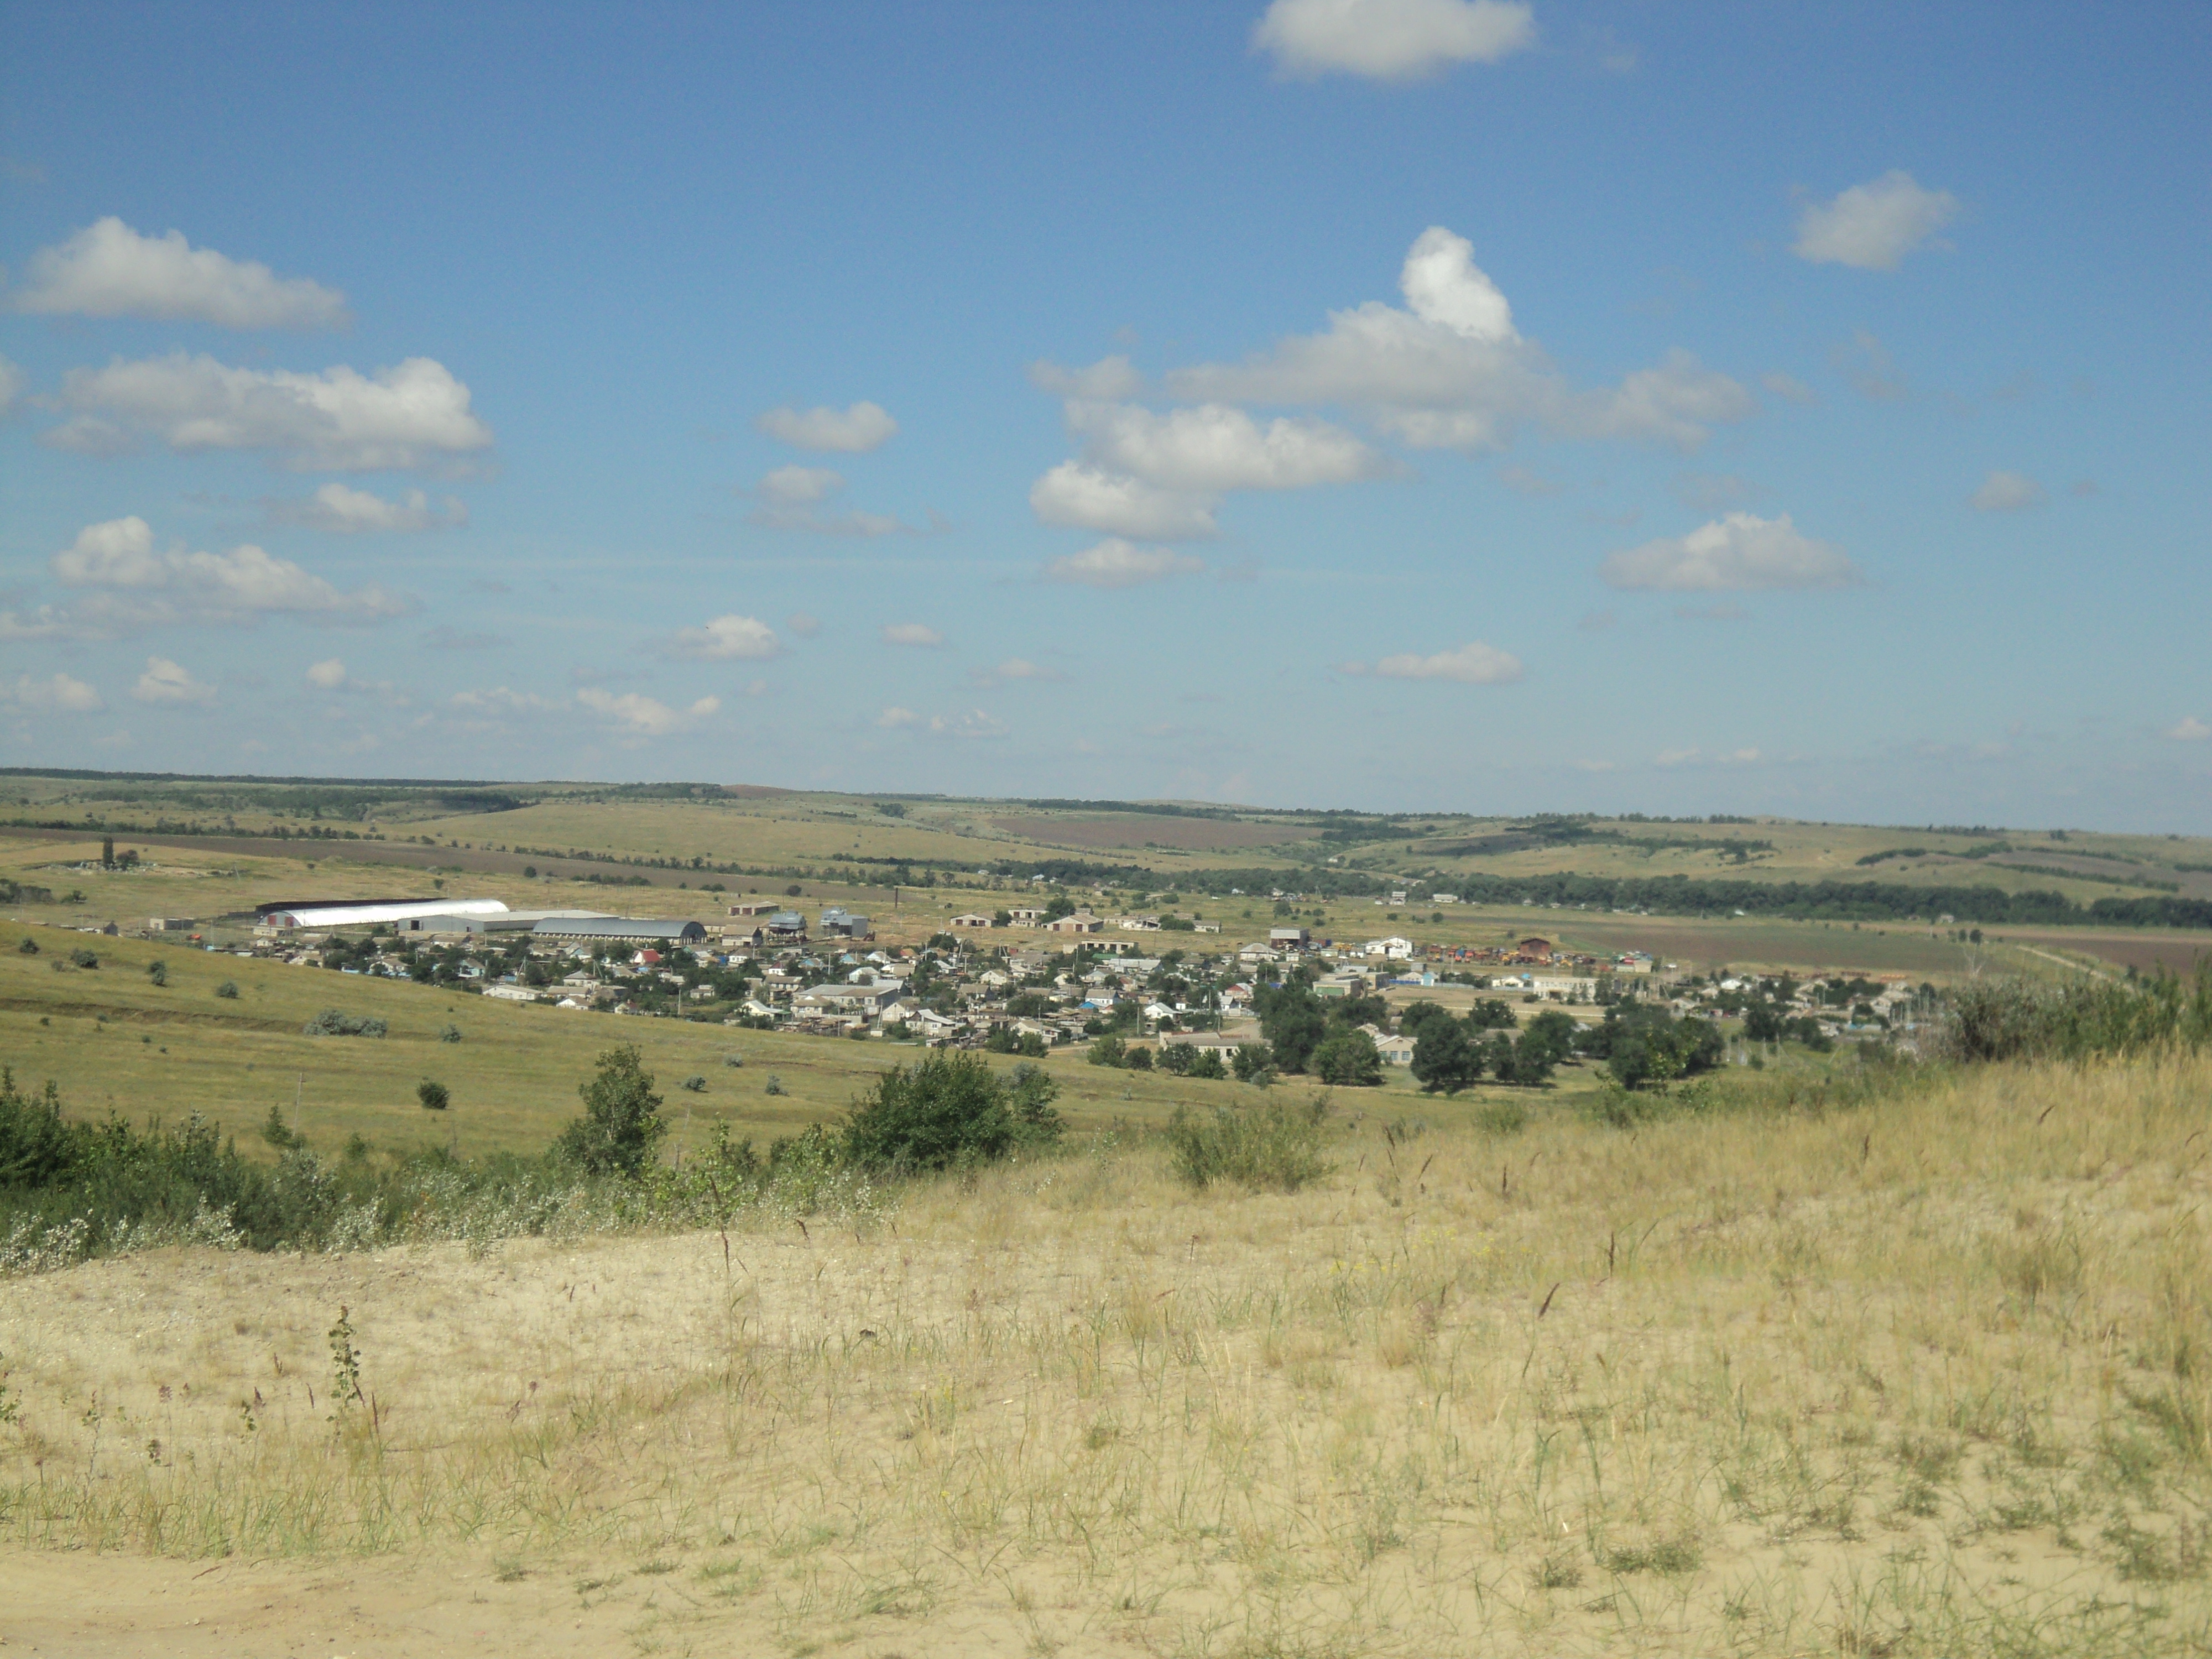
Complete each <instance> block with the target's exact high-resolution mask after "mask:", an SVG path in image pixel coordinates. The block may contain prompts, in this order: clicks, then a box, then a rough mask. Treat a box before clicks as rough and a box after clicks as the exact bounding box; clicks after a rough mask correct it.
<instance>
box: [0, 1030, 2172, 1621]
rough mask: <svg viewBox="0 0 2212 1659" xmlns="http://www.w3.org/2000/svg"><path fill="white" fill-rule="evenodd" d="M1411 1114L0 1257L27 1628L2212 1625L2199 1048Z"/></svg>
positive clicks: (7, 1562)
mask: <svg viewBox="0 0 2212 1659" xmlns="http://www.w3.org/2000/svg"><path fill="white" fill-rule="evenodd" d="M1330 1155H1331V1157H1332V1158H1333V1161H1334V1170H1333V1172H1332V1173H1331V1174H1330V1175H1328V1176H1327V1177H1325V1178H1324V1179H1323V1180H1322V1182H1320V1183H1319V1184H1317V1185H1316V1186H1313V1187H1310V1188H1306V1189H1304V1190H1303V1191H1300V1192H1297V1193H1288V1194H1285V1193H1276V1192H1249V1191H1244V1190H1241V1189H1236V1188H1215V1189H1211V1190H1208V1191H1206V1192H1202V1193H1193V1192H1192V1191H1191V1190H1190V1189H1188V1188H1186V1187H1184V1186H1183V1185H1182V1184H1180V1183H1179V1182H1176V1181H1175V1180H1174V1179H1173V1178H1172V1176H1170V1173H1169V1170H1168V1167H1167V1165H1166V1163H1165V1162H1164V1158H1163V1156H1162V1154H1161V1152H1160V1151H1159V1149H1158V1147H1157V1146H1155V1145H1154V1144H1152V1143H1151V1142H1149V1141H1147V1140H1146V1139H1141V1138H1135V1139H1133V1138H1131V1137H1129V1136H1127V1135H1124V1136H1121V1137H1099V1138H1093V1139H1090V1140H1089V1141H1087V1142H1086V1143H1084V1144H1081V1145H1079V1146H1078V1147H1077V1148H1076V1149H1075V1150H1073V1151H1072V1152H1069V1153H1068V1154H1067V1155H1066V1156H1063V1157H1059V1158H1051V1159H1048V1160H1045V1161H1042V1162H1031V1163H1025V1164H1018V1165H1014V1166H1010V1167H1009V1166H1002V1167H1000V1168H998V1169H995V1170H991V1171H988V1172H987V1173H985V1174H983V1175H981V1176H978V1177H976V1178H975V1179H973V1180H971V1181H967V1182H956V1181H946V1182H942V1183H939V1184H933V1185H923V1186H920V1187H916V1188H908V1189H906V1190H904V1191H903V1192H901V1193H899V1194H896V1195H893V1196H890V1197H887V1198H885V1199H884V1200H882V1201H881V1202H880V1203H879V1204H878V1205H872V1206H868V1208H867V1210H866V1212H862V1213H854V1214H848V1215H846V1216H843V1217H842V1218H840V1217H831V1216H816V1217H812V1218H806V1225H805V1226H804V1227H801V1226H800V1225H798V1222H797V1221H796V1220H793V1219H777V1218H770V1217H769V1216H766V1215H763V1216H761V1217H759V1218H757V1219H756V1220H755V1221H754V1222H752V1223H751V1224H750V1225H747V1226H745V1227H744V1228H742V1229H740V1230H738V1231H733V1232H732V1234H731V1235H730V1237H728V1238H727V1239H726V1240H725V1239H724V1238H721V1237H717V1236H715V1235H714V1234H711V1233H709V1234H705V1235H697V1236H689V1237H676V1238H665V1237H659V1238H638V1237H567V1238H547V1239H543V1240H536V1241H523V1242H515V1243H507V1244H504V1245H495V1246H490V1247H486V1248H481V1249H477V1250H475V1251H473V1252H472V1251H471V1250H470V1249H467V1248H465V1247H463V1246H459V1245H454V1246H445V1245H440V1246H428V1247H413V1248H408V1249H395V1250H391V1251H387V1252H385V1253H381V1254H375V1255H333V1256H319V1257H301V1256H296V1255H291V1256H267V1257H255V1256H250V1255H223V1254H219V1253H215V1252H210V1251H196V1250H191V1251H188V1250H170V1251H164V1252H160V1253H156V1254H151V1255H138V1256H126V1257H122V1258H118V1259H112V1260H105V1261H95V1262H93V1263H91V1264H88V1265H86V1266H82V1267H76V1268H72V1269H70V1270H69V1271H66V1272H63V1273H52V1274H49V1275H46V1276H43V1277H40V1278H36V1279H17V1280H14V1281H11V1282H9V1283H8V1284H7V1285H5V1287H4V1294H0V1354H4V1359H0V1366H4V1369H5V1370H6V1372H7V1376H6V1383H7V1387H8V1388H9V1390H10V1393H9V1396H8V1399H9V1405H10V1406H13V1407H16V1408H17V1409H16V1412H15V1416H14V1419H13V1420H12V1421H11V1422H9V1424H8V1425H6V1426H5V1427H4V1428H0V1538H4V1540H5V1542H4V1544H0V1592H4V1594H0V1607H4V1608H5V1609H6V1613H5V1614H4V1620H5V1623H6V1625H7V1639H8V1641H9V1644H10V1645H11V1646H16V1645H21V1646H22V1647H25V1648H28V1649H32V1650H36V1651H40V1652H47V1653H67V1654H72V1655H85V1656H105V1655H124V1654H131V1655H136V1654H142V1653H153V1652H161V1653H165V1654H167V1653H179V1654H193V1655H201V1654H205V1655H216V1654H222V1655H264V1654H265V1655H289V1654H302V1653H316V1654H321V1653H333V1654H342V1655H349V1656H352V1655H367V1654H400V1653H409V1654H433V1653H471V1654H501V1653H515V1654H522V1653H531V1654H536V1653H540V1652H558V1653H577V1654H586V1653H590V1654H611V1653H637V1654H700V1655H706V1654H732V1655H738V1654H741V1655H755V1654H771V1655H791V1656H800V1655H812V1654H850V1655H854V1656H871V1659H890V1656H894V1655H899V1656H906V1659H919V1656H925V1655H927V1656H970V1655H974V1656H981V1655H992V1656H997V1655H1006V1656H1017V1655H1023V1656H1052V1655H1066V1656H1077V1655H1088V1654H1121V1653H1135V1654H1158V1655H1171V1656H1194V1659H1195V1656H1223V1659H1230V1656H1243V1659H1262V1656H1337V1655H1342V1656H1351V1655H1370V1654H1373V1655H1401V1654H1402V1655H1409V1656H1431V1655H1484V1656H1489V1655H1512V1654H1531V1655H1539V1654H1541V1655H1559V1654H1670V1655H1671V1654H1699V1655H1705V1654H1711V1655H1716V1656H1719V1655H1728V1656H1754V1655H1758V1656H1764V1655H1775V1656H1783V1655H1809V1654H1835V1655H1846V1656H1873V1655H1886V1656H1900V1659H1901V1656H1913V1655H1924V1656H1945V1659H1952V1656H1958V1659H1971V1656H1979V1655H1987V1656H2000V1655H2002V1656H2006V1659H2023V1656H2037V1655H2050V1656H2060V1655H2068V1656H2071V1655H2112V1656H2123V1655H2124V1656H2137V1655H2175V1656H2180V1655H2191V1654H2195V1655H2202V1654H2204V1653H2206V1652H2207V1651H2212V1588H2208V1583H2207V1577H2206V1575H2207V1571H2208V1566H2207V1564H2208V1553H2212V1552H2208V1542H2212V1540H2208V1534H2207V1528H2208V1526H2209V1525H2212V1204H2208V1200H2212V1064H2208V1063H2207V1062H2206V1061H2205V1060H2201V1059H2199V1060H2156V1059H2143V1060H2135V1061H2131V1062H2127V1063H2121V1064H2114V1065H2111V1066H2101V1067H2098V1068H2095V1069H2090V1070H2081V1071H2076V1070H2069V1069H2063V1068H2057V1067H2051V1068H2043V1069H2015V1068H1990V1069H1987V1070H1984V1071H1980V1072H1977V1073H1965V1074H1959V1075H1942V1074H1936V1075H1931V1076H1929V1077H1927V1078H1923V1079H1906V1080H1905V1081H1902V1082H1899V1083H1898V1084H1896V1085H1891V1086H1889V1087H1887V1088H1885V1089H1882V1090H1880V1091H1875V1092H1874V1093H1873V1094H1871V1095H1870V1096H1868V1097H1863V1098H1859V1099H1856V1100H1854V1101H1852V1102H1850V1103H1841V1102H1839V1101H1838V1100H1837V1099H1826V1100H1820V1099H1815V1098H1814V1097H1808V1096H1806V1095H1803V1094H1802V1093H1801V1094H1800V1095H1799V1097H1797V1098H1796V1099H1795V1100H1794V1101H1791V1100H1788V1099H1785V1098H1782V1097H1779V1091H1778V1096H1777V1097H1775V1098H1770V1099H1765V1100H1760V1101H1749V1100H1747V1101H1745V1102H1744V1103H1741V1104H1740V1106H1739V1108H1738V1109H1735V1110H1733V1111H1725V1112H1716V1113H1711V1114H1708V1115H1700V1116H1692V1117H1682V1118H1676V1119H1672V1120H1666V1121H1651V1122H1647V1123H1644V1125H1643V1126H1642V1127H1640V1128H1638V1130H1636V1131H1634V1132H1632V1133H1631V1132H1624V1131H1621V1130H1618V1129H1613V1128H1607V1127H1599V1126H1596V1125H1595V1124H1591V1123H1589V1122H1586V1121H1583V1120H1582V1119H1581V1118H1579V1117H1578V1116H1577V1115H1575V1114H1573V1113H1571V1112H1569V1111H1563V1110H1550V1111H1541V1112H1539V1113H1538V1114H1537V1115H1536V1116H1535V1117H1534V1120H1533V1121H1531V1122H1530V1124H1529V1126H1528V1127H1527V1128H1526V1129H1525V1130H1524V1131H1523V1132H1522V1133H1517V1134H1501V1135H1492V1134H1486V1133H1480V1132H1479V1131H1476V1130H1474V1129H1457V1130H1452V1131H1443V1130H1434V1129H1432V1130H1431V1131H1430V1132H1429V1133H1425V1134H1420V1135H1416V1136H1413V1137H1412V1138H1410V1139H1406V1138H1392V1137H1390V1136H1386V1135H1385V1134H1384V1133H1383V1131H1382V1120H1381V1119H1380V1118H1378V1117H1376V1116H1374V1115H1370V1116H1369V1117H1368V1118H1367V1119H1366V1121H1364V1122H1363V1123H1360V1124H1358V1125H1353V1124H1350V1123H1348V1122H1346V1121H1343V1120H1342V1118H1341V1116H1340V1117H1339V1119H1338V1120H1337V1121H1336V1123H1335V1126H1334V1131H1333V1138H1332V1144H1331V1146H1330ZM341 1309H343V1310H344V1313H343V1318H344V1321H345V1323H346V1326H347V1328H348V1330H349V1334H347V1335H345V1336H343V1337H342V1338H341V1339H339V1340H338V1342H337V1345H336V1346H338V1347H339V1348H341V1349H343V1350H344V1351H346V1352H349V1353H351V1354H352V1355H353V1356H354V1357H355V1358H356V1361H357V1365H358V1381H359V1385H360V1392H361V1395H362V1398H361V1399H360V1400H359V1401H353V1400H351V1399H350V1398H349V1397H348V1393H347V1389H346V1383H347V1381H348V1378H347V1376H346V1375H345V1372H346V1370H347V1368H346V1366H345V1365H344V1364H334V1358H333V1346H334V1344H333V1340H332V1338H331V1335H330V1333H331V1331H332V1329H333V1328H334V1327H336V1326H337V1324H338V1322H339V1321H340V1318H341ZM341 1358H343V1356H341Z"/></svg>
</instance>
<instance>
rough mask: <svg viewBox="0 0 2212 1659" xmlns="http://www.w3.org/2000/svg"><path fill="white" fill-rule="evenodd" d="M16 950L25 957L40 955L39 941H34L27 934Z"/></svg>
mask: <svg viewBox="0 0 2212 1659" xmlns="http://www.w3.org/2000/svg"><path fill="white" fill-rule="evenodd" d="M15 949H16V951H18V952H20V953H21V955H23V956H27V957H34V956H36V955H38V954H39V941H38V940H36V939H33V938H32V937H31V936H30V935H29V934H28V933H26V934H24V935H23V941H22V943H21V944H20V945H17V946H16V947H15Z"/></svg>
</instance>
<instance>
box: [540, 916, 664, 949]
mask: <svg viewBox="0 0 2212 1659" xmlns="http://www.w3.org/2000/svg"><path fill="white" fill-rule="evenodd" d="M530 933H531V937H532V938H533V939H612V940H617V941H619V942H621V943H623V944H636V945H652V944H661V943H672V944H677V945H690V944H691V943H693V942H694V941H696V940H698V939H704V938H706V937H707V930H706V929H705V928H704V927H701V926H700V925H699V924H698V923H697V922H696V921H661V920H659V919H658V918H649V919H648V918H641V917H636V916H549V917H548V918H547V919H546V920H544V921H541V922H539V923H538V924H537V925H536V926H535V927H532V928H531V930H530Z"/></svg>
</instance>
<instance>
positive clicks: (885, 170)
mask: <svg viewBox="0 0 2212 1659" xmlns="http://www.w3.org/2000/svg"><path fill="white" fill-rule="evenodd" d="M0 30H4V38H0V100H4V107H0V123H4V125H0V264H4V265H5V267H6V276H5V283H4V286H0V357H4V359H5V360H6V363H7V365H8V367H7V368H6V369H5V370H4V371H0V388H4V390H5V392H6V394H7V395H6V403H7V414H6V416H5V418H4V419H0V757H4V760H5V762H6V763H12V764H71V765H91V766H107V767H115V768H127V769H168V770H190V771H222V772H232V771H248V770H251V771H263V772H285V773H295V772H296V773H327V774H345V775H362V774H369V775H437V776H458V775H465V776H474V777H495V778H513V777H544V776H562V777H589V778H666V777H684V778H695V779H710V780H718V781H755V782H772V783H780V784H786V785H792V786H801V787H804V786H820V787H839V788H854V789H877V790H942V791H946V792H951V793H1023V794H1052V795H1071V794H1079V795H1087V796H1122V797H1137V796H1180V797H1194V798H1204V799H1236V800H1243V801H1250V802H1255V803H1260V804H1267V805H1357V806H1367V807H1378V808H1382V807H1388V808H1408V809H1430V810H1453V809H1458V810H1469V811H1532V810H1538V809H1550V810H1583V809H1586V810H1595V811H1654V812H1674V813H1690V812H1715V811H1727V812H1754V811H1776V812H1784V813H1789V814H1794V815H1798V816H1806V817H1834V818H1846V819H1872V820H1881V821H1888V822H1907V823H1922V822H1944V823H1956V822H1970V823H1971V822H1987V823H2015V824H2028V825H2033V824H2046V823H2048V824H2072V825H2080V826H2083V827H2094V828H2136V829H2159V830H2185V831H2195V832H2204V831H2207V830H2212V668H2208V665H2207V652H2206V649H2205V642H2206V640H2207V638H2208V637H2212V626H2209V625H2208V622H2207V619H2208V618H2212V559H2208V557H2207V552H2208V546H2207V542H2208V535H2207V532H2208V528H2212V513H2208V510H2207V509H2208V501H2207V496H2208V478H2212V467H2208V465H2206V462H2205V456H2206V454H2207V453H2208V451H2207V439H2208V436H2212V434H2209V433H2208V424H2212V423H2208V420H2207V410H2208V408H2212V402H2209V401H2208V398H2207V397H2206V394H2205V386H2206V384H2207V370H2208V368H2212V362H2208V357H2212V349H2208V344H2207V339H2208V331H2207V330H2206V328H2205V326H2204V323H2203V317H2204V313H2205V301H2206V299H2207V293H2206V289H2207V286H2208V284H2207V280H2206V273H2207V272H2208V270H2212V246H2208V242H2212V236H2208V227H2212V168H2208V167H2206V165H2205V160H2206V156H2207V154H2208V144H2207V142H2206V141H2207V138H2208V132H2207V125H2208V116H2207V113H2206V106H2205V104H2204V100H2203V97H2202V88H2203V86H2204V85H2206V84H2208V83H2209V82H2212V13H2208V12H2207V11H2206V10H2205V9H2203V8H2202V7H2183V6H2172V7H2159V6H2144V7H2133V8H2103V9H2083V8H2080V7H2060V6H2019V5H2006V6H2002V7H1999V6H1988V7H1980V6H1964V5H1962V6H1952V7H1924V6H1895V7H1877V6H1857V7H1844V8H1831V9H1826V10H1824V11H1820V12H1815V11H1814V10H1812V9H1802V8H1775V7H1750V6H1746V7H1731V6H1725V5H1711V6H1702V7H1697V8H1662V7H1657V6H1650V5H1642V4H1628V3H1618V4H1595V3H1593V4H1582V5H1576V4H1564V3H1559V4H1555V3H1547V0H1534V3H1531V4H1529V5H1526V6H1523V5H1517V4H1511V3H1504V0H1472V3H1470V0H1273V3H1269V0H1245V3H1241V4H1236V5H1156V6H1141V7H1139V6H1123V7H1073V6H1070V7H1051V8H1041V7H1012V6H1006V7H990V6H972V7H959V8H947V7H942V6H933V7H925V6H918V5H917V6H904V5H894V4H884V3H875V4H868V5H854V6H836V5H819V6H812V7H807V8H803V9H800V8H774V9H770V8H745V7H739V6H726V7H704V6H702V7H696V8H655V7H650V6H647V7H630V8H623V9H618V10H617V9H612V8H597V7H593V8H586V7H574V8H567V9H563V8H557V7H556V8H544V7H537V8H527V9H526V8H520V7H515V8H502V7H492V6H473V7H463V8H431V7H422V8H409V7H403V6H394V7H390V8H382V9H376V10H374V11H364V10H362V9H357V8H335V7H285V8H276V7H269V8H243V7H216V6H191V7H185V6H172V7H152V8H133V9H121V8H118V9H109V10H106V11H105V12H99V11H88V10H87V9H84V8H82V7H75V6H40V5H33V4H22V3H17V4H15V5H12V6H10V7H9V9H7V11H6V13H5V15H4V21H0Z"/></svg>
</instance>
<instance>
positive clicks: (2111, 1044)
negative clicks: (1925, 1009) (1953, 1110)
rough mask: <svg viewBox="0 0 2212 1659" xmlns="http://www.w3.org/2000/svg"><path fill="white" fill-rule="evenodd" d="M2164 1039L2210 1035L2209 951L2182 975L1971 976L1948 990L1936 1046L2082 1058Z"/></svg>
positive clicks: (1973, 1053)
mask: <svg viewBox="0 0 2212 1659" xmlns="http://www.w3.org/2000/svg"><path fill="white" fill-rule="evenodd" d="M2167 1042H2172V1043H2178V1044H2179V1045H2181V1046H2182V1047H2185V1048H2202V1047H2203V1046H2204V1045H2205V1044H2206V1043H2208V1042H2212V959H2200V960H2199V962H2198V963H2197V971H2196V972H2195V973H2194V974H2193V975H2191V976H2190V977H2188V978H2186V979H2181V978H2178V977H2176V976H2175V975H2171V974H2163V973H2161V974H2159V975H2154V977H2152V978H2150V979H2147V980H2136V981H2113V980H2105V979H2083V980H2076V981H2072V982H2070V983H2068V984H2063V985H2038V984H2034V983H2032V982H2030V981H2025V980H1976V981H1972V982H1970V983H1968V984H1966V985H1965V986H1963V987H1960V989H1959V991H1958V992H1957V993H1956V994H1954V996H1953V998H1952V1000H1951V1009H1950V1018H1949V1019H1948V1022H1947V1023H1946V1024H1945V1025H1944V1027H1943V1029H1942V1031H1941V1033H1940V1034H1939V1035H1938V1037H1937V1041H1936V1048H1937V1050H1938V1052H1940V1053H1942V1054H1944V1055H1945V1056H1947V1057H1948V1058H1950V1059H1953V1060H1966V1061H1980V1060H2027V1059H2039V1058H2045V1057H2051V1058H2057V1059H2062V1060H2081V1059H2086V1058H2087V1057H2088V1056H2090V1055H2092V1054H2118V1053H2122V1052H2124V1051H2127V1050H2131V1049H2140V1048H2154V1047H2156V1046H2158V1045H2160V1044H2161V1043H2167Z"/></svg>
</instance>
